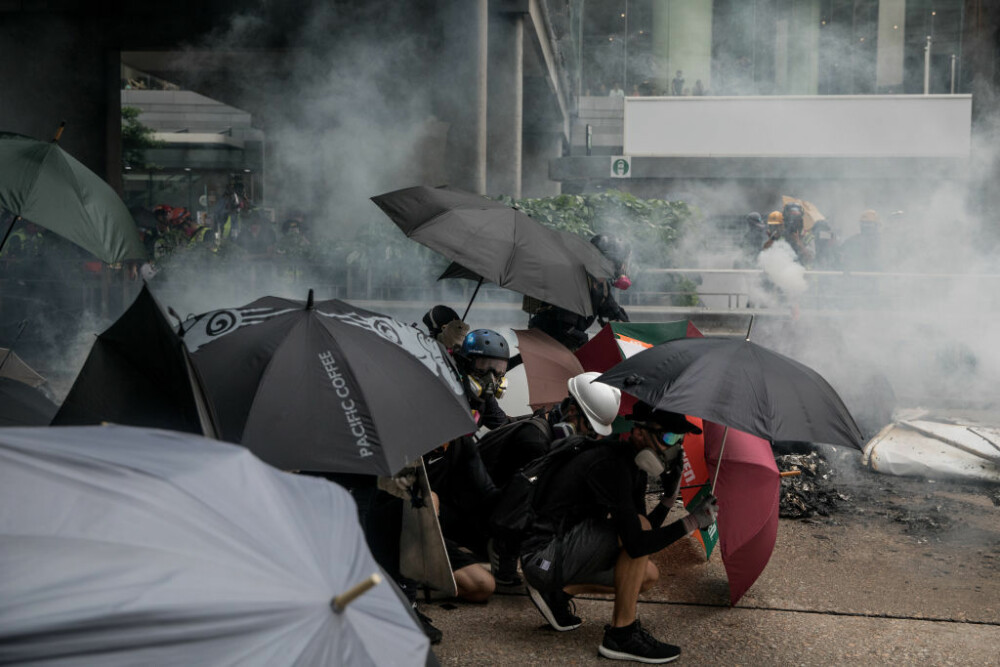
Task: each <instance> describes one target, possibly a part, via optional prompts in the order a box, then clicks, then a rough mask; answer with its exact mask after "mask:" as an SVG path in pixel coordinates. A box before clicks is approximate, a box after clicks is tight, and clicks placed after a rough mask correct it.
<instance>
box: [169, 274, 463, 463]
mask: <svg viewBox="0 0 1000 667" xmlns="http://www.w3.org/2000/svg"><path fill="white" fill-rule="evenodd" d="M182 327H183V332H184V333H183V338H184V343H185V344H186V345H187V348H188V350H189V352H190V353H191V359H192V362H193V364H194V367H195V368H196V369H197V371H198V375H199V377H200V379H201V381H202V383H203V386H204V389H205V393H206V396H207V397H208V400H209V402H210V403H211V405H212V409H213V413H214V415H215V417H216V418H217V422H216V425H217V426H218V429H219V437H220V438H222V439H223V440H228V441H230V442H238V443H240V444H242V445H243V446H245V447H248V448H249V449H250V450H251V451H253V452H254V453H255V454H257V455H258V456H260V457H261V458H262V459H264V460H265V461H267V462H268V463H270V464H272V465H274V466H277V467H279V468H282V469H285V470H311V471H318V472H347V473H360V474H368V475H392V474H394V473H396V472H398V471H400V470H401V469H402V468H403V467H405V466H406V465H407V464H408V463H409V462H411V461H414V460H416V459H417V458H418V457H419V456H421V455H423V454H425V453H427V452H429V451H430V450H432V449H434V448H435V447H437V446H439V445H440V444H442V443H444V442H447V441H449V440H452V439H454V438H456V437H458V436H461V435H464V434H466V433H471V432H473V431H475V430H476V424H475V422H474V421H473V420H472V415H471V413H470V410H469V406H468V403H467V402H466V400H465V392H464V390H463V388H462V385H461V383H460V382H459V381H458V377H457V373H456V371H455V369H454V368H453V366H452V365H451V361H450V359H449V358H448V355H447V352H446V351H445V349H444V348H443V347H442V346H441V345H440V344H439V343H438V342H437V341H436V340H435V339H433V338H431V337H430V336H428V335H426V334H424V333H423V332H421V331H420V330H419V329H417V328H416V327H413V326H410V325H409V324H404V323H403V322H399V321H397V320H394V319H392V318H391V317H387V316H385V315H381V314H379V313H373V312H371V311H367V310H364V309H361V308H357V307H355V306H352V305H351V304H349V303H345V302H343V301H338V300H331V301H321V302H316V303H313V298H312V291H311V290H310V292H309V299H308V300H307V301H306V302H302V301H291V300H288V299H282V298H278V297H264V298H262V299H258V300H257V301H254V302H253V303H251V304H249V305H246V306H244V307H242V308H233V309H225V310H217V311H212V312H209V313H205V314H203V315H199V316H197V317H194V318H190V319H188V320H186V321H185V322H184V323H183V325H182Z"/></svg>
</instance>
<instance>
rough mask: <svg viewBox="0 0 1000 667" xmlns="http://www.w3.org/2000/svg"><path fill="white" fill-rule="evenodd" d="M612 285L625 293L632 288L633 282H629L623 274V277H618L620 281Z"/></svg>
mask: <svg viewBox="0 0 1000 667" xmlns="http://www.w3.org/2000/svg"><path fill="white" fill-rule="evenodd" d="M612 285H614V286H615V287H617V288H618V289H620V290H622V291H625V290H627V289H628V288H629V287H631V286H632V281H631V280H629V277H628V276H626V275H625V274H622V275H620V276H618V279H617V280H616V281H615V282H613V283H612Z"/></svg>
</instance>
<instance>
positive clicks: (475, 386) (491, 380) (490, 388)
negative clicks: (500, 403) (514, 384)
mask: <svg viewBox="0 0 1000 667" xmlns="http://www.w3.org/2000/svg"><path fill="white" fill-rule="evenodd" d="M466 382H468V384H469V389H471V390H472V393H473V394H475V395H476V396H478V397H479V398H487V397H489V396H493V397H494V398H500V397H501V396H503V393H504V391H506V390H507V378H506V377H504V376H502V375H497V374H496V373H495V372H493V371H473V372H471V373H469V375H467V376H466Z"/></svg>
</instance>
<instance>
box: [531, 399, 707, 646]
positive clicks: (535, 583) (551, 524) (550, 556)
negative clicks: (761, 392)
mask: <svg viewBox="0 0 1000 667" xmlns="http://www.w3.org/2000/svg"><path fill="white" fill-rule="evenodd" d="M595 384H597V383H595ZM629 419H631V420H632V422H633V428H632V430H631V431H630V432H629V438H628V440H619V439H613V438H606V439H603V440H598V441H593V440H590V441H588V440H587V439H586V436H582V437H583V438H584V440H582V441H581V442H580V443H579V445H580V446H579V447H578V448H577V449H578V452H577V453H574V454H572V456H571V458H568V460H566V461H565V462H563V461H562V460H560V464H561V465H559V466H558V467H555V469H554V470H552V471H551V472H548V471H546V473H544V476H540V477H539V481H538V488H537V490H536V491H535V495H534V498H533V501H532V503H533V510H534V511H533V518H532V525H531V526H530V527H529V529H528V530H527V531H526V534H525V536H524V537H523V539H522V542H521V568H522V571H523V573H524V577H525V579H526V580H527V583H528V594H529V596H530V598H531V601H532V602H533V603H534V604H535V606H536V607H537V608H538V610H539V612H541V614H542V616H544V617H545V620H546V621H548V623H549V625H551V626H552V627H553V628H554V629H556V630H559V631H566V630H573V629H575V628H577V627H579V626H580V624H581V623H582V621H581V619H580V618H579V617H578V616H576V615H575V614H574V613H573V611H572V609H571V605H572V598H573V596H574V595H580V594H585V593H611V594H613V595H614V596H615V597H614V609H613V613H612V617H611V623H610V624H609V625H606V626H605V628H604V638H603V641H602V642H601V645H600V646H599V647H598V651H599V652H600V654H601V655H602V656H604V657H607V658H613V659H618V660H633V661H637V662H645V663H665V662H670V661H672V660H675V659H676V658H677V657H678V656H679V655H680V648H678V647H676V646H673V645H671V644H667V643H665V642H661V641H659V640H657V639H655V638H654V637H653V636H652V635H650V634H649V632H647V631H646V630H645V629H643V627H642V625H641V624H640V622H639V619H638V618H637V616H636V614H637V603H638V598H639V594H640V593H641V592H642V591H645V590H647V589H649V588H650V587H651V586H652V585H653V584H654V583H656V581H657V579H658V577H659V572H658V571H657V568H656V566H655V565H654V564H653V563H652V561H650V560H649V556H650V554H653V553H656V552H657V551H660V550H661V549H663V548H665V547H667V546H668V545H670V544H672V543H673V542H675V541H676V540H678V539H680V538H682V537H684V536H685V535H687V534H688V533H690V532H692V531H694V530H695V529H697V528H706V527H708V526H710V525H711V524H712V523H713V522H714V521H715V515H716V512H717V507H718V506H717V504H716V500H715V498H714V497H713V496H711V495H709V496H708V497H707V498H706V499H705V500H704V501H703V502H702V503H699V505H697V506H696V507H693V508H691V512H690V514H688V515H687V516H685V517H684V518H682V519H680V520H677V521H674V522H673V523H669V524H667V523H666V518H667V514H668V512H669V511H670V508H671V507H673V505H674V499H675V498H676V496H677V493H678V491H679V489H680V479H681V472H682V469H683V453H682V450H680V449H679V445H680V443H681V441H682V440H683V436H684V434H685V433H699V432H700V429H698V428H697V427H696V426H695V425H694V424H691V423H690V422H688V421H687V420H686V419H685V418H684V417H683V415H679V414H675V413H672V412H665V411H662V410H654V409H652V408H651V407H650V406H648V405H645V404H643V403H638V404H636V406H635V408H634V409H633V412H632V414H631V415H630V416H629ZM602 430H603V431H605V432H606V433H607V432H610V428H608V427H604V428H602ZM577 437H580V436H577ZM570 440H571V438H570V439H567V440H566V441H564V442H563V444H562V445H561V446H560V447H561V448H562V447H565V445H566V443H568V442H569V441H570ZM651 476H653V477H656V476H659V477H660V479H661V484H662V485H663V489H664V495H663V497H662V498H661V503H660V504H659V505H657V507H656V508H655V509H654V510H652V511H647V509H646V501H645V493H646V488H647V484H648V480H649V477H651Z"/></svg>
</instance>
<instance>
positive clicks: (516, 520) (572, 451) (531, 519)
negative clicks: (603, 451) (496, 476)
mask: <svg viewBox="0 0 1000 667" xmlns="http://www.w3.org/2000/svg"><path fill="white" fill-rule="evenodd" d="M599 442H600V441H598V440H593V439H591V438H588V437H586V436H583V435H573V436H570V437H568V438H563V439H562V440H557V441H556V442H554V443H552V448H551V449H550V450H549V453H548V454H546V455H545V456H542V457H540V458H537V459H535V460H534V461H532V462H531V463H528V464H527V465H525V466H524V467H523V468H521V469H520V470H518V471H517V473H515V475H514V477H512V478H511V480H510V482H509V483H508V484H507V487H506V488H505V489H504V490H503V493H502V494H501V496H500V500H499V502H497V505H496V507H495V508H494V510H493V514H492V515H491V517H490V528H491V530H492V531H493V533H494V534H496V535H497V536H498V537H503V538H511V539H519V538H520V537H522V536H523V535H524V532H525V531H526V530H527V529H528V528H529V527H530V526H531V525H532V524H534V523H535V519H536V516H537V515H536V511H535V510H536V508H535V503H536V501H537V497H538V495H539V493H538V490H539V489H542V488H544V487H545V484H546V482H547V481H548V479H549V477H550V476H551V475H552V473H553V472H555V471H557V470H559V469H560V468H562V467H563V466H564V465H566V463H567V462H568V461H569V460H570V459H572V458H573V457H575V456H576V455H577V454H579V453H580V452H582V451H584V450H586V449H589V448H590V447H592V446H593V445H596V444H598V443H599Z"/></svg>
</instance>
